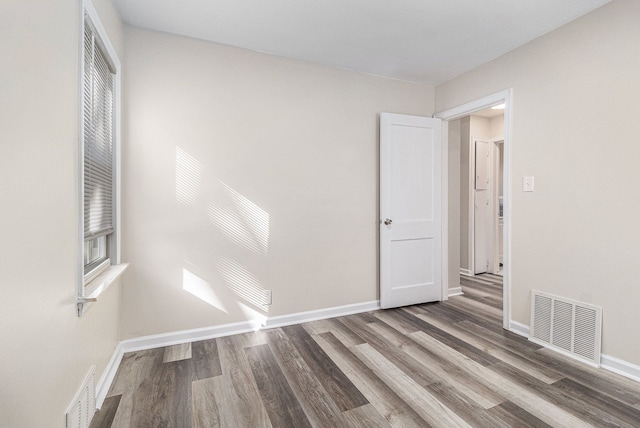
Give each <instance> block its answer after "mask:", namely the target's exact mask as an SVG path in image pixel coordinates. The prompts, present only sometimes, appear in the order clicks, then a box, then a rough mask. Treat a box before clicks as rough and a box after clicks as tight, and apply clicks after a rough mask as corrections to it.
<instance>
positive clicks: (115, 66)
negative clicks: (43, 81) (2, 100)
mask: <svg viewBox="0 0 640 428" xmlns="http://www.w3.org/2000/svg"><path fill="white" fill-rule="evenodd" d="M83 11H84V15H83V23H82V28H83V40H82V48H81V52H82V61H81V94H80V96H81V100H80V102H81V105H82V117H81V124H82V128H81V129H82V130H81V137H82V143H81V153H82V155H81V156H80V162H81V165H80V166H81V168H80V169H81V175H82V184H81V194H82V212H81V218H82V225H81V228H82V281H81V282H82V287H84V286H85V285H87V284H88V283H89V282H90V281H91V280H92V279H94V278H95V277H96V276H98V275H99V274H100V273H101V272H103V271H104V270H105V269H107V268H108V267H109V266H111V265H112V264H116V263H118V254H117V221H116V220H117V218H118V216H117V212H118V211H117V208H118V207H117V194H118V189H117V184H118V180H117V161H116V159H117V149H118V144H117V143H118V141H117V135H118V133H117V126H116V125H117V120H118V119H119V117H118V114H117V107H118V100H117V94H118V88H119V80H118V79H119V76H118V73H119V62H118V60H117V57H116V55H115V53H114V50H113V47H112V46H111V45H110V43H109V41H108V39H107V37H106V33H105V31H104V29H103V28H102V25H101V24H100V21H99V19H98V16H97V14H96V12H95V9H94V8H93V6H92V5H91V3H90V2H89V1H85V2H84V8H83ZM82 287H81V288H80V290H79V296H80V297H82V296H84V295H85V293H84V291H83V289H82Z"/></svg>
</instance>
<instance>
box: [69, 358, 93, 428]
mask: <svg viewBox="0 0 640 428" xmlns="http://www.w3.org/2000/svg"><path fill="white" fill-rule="evenodd" d="M95 412H96V367H95V366H92V367H91V369H90V370H89V374H87V377H86V378H85V379H84V382H82V386H81V387H80V390H79V391H78V392H77V393H76V396H75V397H74V399H73V401H72V402H71V405H70V406H69V409H68V410H67V428H89V423H91V419H93V415H94V414H95Z"/></svg>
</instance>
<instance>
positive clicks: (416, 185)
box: [380, 113, 442, 308]
mask: <svg viewBox="0 0 640 428" xmlns="http://www.w3.org/2000/svg"><path fill="white" fill-rule="evenodd" d="M441 126H442V123H441V121H440V120H439V119H432V118H425V117H417V116H404V115H396V114H390V113H382V114H381V115H380V219H381V224H380V303H381V305H382V307H383V308H390V307H397V306H403V305H412V304H416V303H423V302H428V301H435V300H441V299H442V288H441V268H442V267H441V258H442V254H441V252H442V251H441V214H440V212H441V211H440V208H441V176H440V174H441ZM387 219H388V220H390V221H388V223H389V224H385V223H384V221H385V220H387Z"/></svg>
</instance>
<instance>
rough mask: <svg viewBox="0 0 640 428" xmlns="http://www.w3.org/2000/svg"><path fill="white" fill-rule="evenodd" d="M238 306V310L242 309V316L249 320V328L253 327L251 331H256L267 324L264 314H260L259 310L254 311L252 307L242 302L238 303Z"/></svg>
mask: <svg viewBox="0 0 640 428" xmlns="http://www.w3.org/2000/svg"><path fill="white" fill-rule="evenodd" d="M238 307H239V308H240V310H241V311H242V313H243V314H244V316H245V317H246V318H247V320H248V321H249V324H251V328H252V329H253V331H258V330H260V329H261V328H262V327H264V326H265V325H267V316H266V315H264V314H261V313H260V312H258V311H256V310H255V309H253V308H250V307H249V306H247V305H245V304H244V303H239V304H238Z"/></svg>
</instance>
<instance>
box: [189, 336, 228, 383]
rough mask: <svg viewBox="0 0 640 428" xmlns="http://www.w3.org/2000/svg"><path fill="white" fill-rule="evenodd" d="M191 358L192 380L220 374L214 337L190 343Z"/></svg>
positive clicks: (220, 369)
mask: <svg viewBox="0 0 640 428" xmlns="http://www.w3.org/2000/svg"><path fill="white" fill-rule="evenodd" d="M191 360H192V361H193V380H198V379H206V378H208V377H214V376H220V375H221V374H222V368H221V367H220V356H219V355H218V342H217V340H216V339H209V340H201V341H198V342H193V343H192V344H191Z"/></svg>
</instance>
